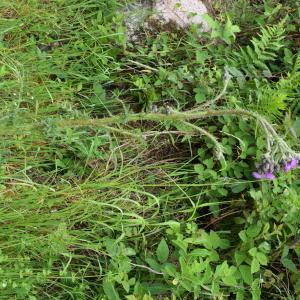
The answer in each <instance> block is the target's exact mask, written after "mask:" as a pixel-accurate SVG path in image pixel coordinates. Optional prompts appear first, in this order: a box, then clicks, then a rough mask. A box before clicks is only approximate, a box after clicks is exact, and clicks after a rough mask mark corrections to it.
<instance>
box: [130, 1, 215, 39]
mask: <svg viewBox="0 0 300 300" xmlns="http://www.w3.org/2000/svg"><path fill="white" fill-rule="evenodd" d="M125 13H126V18H125V25H126V27H127V37H128V40H129V41H131V42H134V41H136V40H138V39H139V34H138V32H139V31H140V29H143V28H146V29H148V30H157V29H161V30H168V29H170V30H171V29H172V30H174V29H186V28H188V27H189V26H191V25H193V24H196V25H199V28H200V29H199V30H200V32H204V31H209V26H208V24H207V22H206V21H205V20H204V16H205V15H206V14H207V13H208V10H207V8H206V6H205V5H204V3H203V2H202V1H200V0H152V1H151V0H140V1H137V2H135V3H134V4H131V5H128V7H127V9H126V12H125Z"/></svg>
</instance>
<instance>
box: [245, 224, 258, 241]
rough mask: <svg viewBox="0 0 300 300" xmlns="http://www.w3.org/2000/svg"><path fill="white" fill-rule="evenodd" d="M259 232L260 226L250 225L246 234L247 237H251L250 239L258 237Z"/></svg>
mask: <svg viewBox="0 0 300 300" xmlns="http://www.w3.org/2000/svg"><path fill="white" fill-rule="evenodd" d="M260 231H261V226H260V225H257V224H255V225H250V226H249V227H248V228H247V230H246V233H247V236H249V237H251V238H255V237H257V236H258V235H259V233H260Z"/></svg>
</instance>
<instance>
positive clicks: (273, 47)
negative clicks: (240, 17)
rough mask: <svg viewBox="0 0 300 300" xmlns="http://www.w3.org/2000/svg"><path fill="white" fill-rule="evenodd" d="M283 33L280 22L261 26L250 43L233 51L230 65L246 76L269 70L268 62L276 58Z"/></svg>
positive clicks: (281, 43)
mask: <svg viewBox="0 0 300 300" xmlns="http://www.w3.org/2000/svg"><path fill="white" fill-rule="evenodd" d="M284 33H285V31H284V27H283V24H282V23H280V24H278V25H274V26H268V27H265V28H261V33H260V34H259V35H258V37H255V38H253V39H252V40H251V45H248V46H246V47H243V48H240V51H238V52H234V53H233V57H232V58H231V59H230V61H231V63H232V66H233V67H236V68H239V69H241V70H242V71H244V73H245V74H246V75H248V76H256V75H257V74H258V73H259V72H260V73H261V72H262V71H268V72H270V70H269V67H268V63H269V62H271V61H274V60H276V58H277V56H278V52H279V50H280V49H281V48H282V47H283V45H284V44H283V39H284V38H285V35H284ZM299 61H300V59H299ZM299 64H300V62H299Z"/></svg>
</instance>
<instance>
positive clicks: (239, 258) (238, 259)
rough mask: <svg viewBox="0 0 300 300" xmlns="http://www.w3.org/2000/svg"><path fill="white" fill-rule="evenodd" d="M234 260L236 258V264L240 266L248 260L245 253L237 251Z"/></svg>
mask: <svg viewBox="0 0 300 300" xmlns="http://www.w3.org/2000/svg"><path fill="white" fill-rule="evenodd" d="M234 258H235V261H236V264H237V265H240V264H241V263H242V262H243V261H245V260H246V258H247V255H246V254H245V253H244V252H241V251H235V253H234Z"/></svg>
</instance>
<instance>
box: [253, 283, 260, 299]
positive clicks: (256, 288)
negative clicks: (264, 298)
mask: <svg viewBox="0 0 300 300" xmlns="http://www.w3.org/2000/svg"><path fill="white" fill-rule="evenodd" d="M251 294H252V300H261V298H260V296H261V290H260V279H255V280H254V281H253V283H252V286H251Z"/></svg>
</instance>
